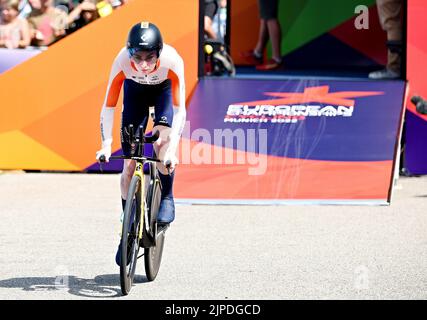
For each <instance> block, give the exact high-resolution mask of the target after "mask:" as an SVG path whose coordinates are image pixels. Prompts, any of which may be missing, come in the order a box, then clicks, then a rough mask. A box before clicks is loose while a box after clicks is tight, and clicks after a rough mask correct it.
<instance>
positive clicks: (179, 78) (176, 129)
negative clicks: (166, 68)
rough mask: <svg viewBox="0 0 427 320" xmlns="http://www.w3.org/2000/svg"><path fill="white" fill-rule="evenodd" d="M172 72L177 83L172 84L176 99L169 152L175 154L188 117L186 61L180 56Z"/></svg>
mask: <svg viewBox="0 0 427 320" xmlns="http://www.w3.org/2000/svg"><path fill="white" fill-rule="evenodd" d="M171 71H172V73H171V74H172V75H173V78H174V79H172V81H175V83H173V84H172V88H173V97H174V99H173V101H174V117H173V122H172V130H171V134H170V135H169V137H170V142H169V147H168V150H167V152H171V153H173V154H175V153H176V150H177V149H178V144H179V139H180V137H181V134H182V131H183V129H184V125H185V119H186V115H187V112H186V110H185V79H184V61H183V60H182V58H181V57H180V56H179V55H178V54H177V58H176V59H175V63H174V64H173V65H172V67H171Z"/></svg>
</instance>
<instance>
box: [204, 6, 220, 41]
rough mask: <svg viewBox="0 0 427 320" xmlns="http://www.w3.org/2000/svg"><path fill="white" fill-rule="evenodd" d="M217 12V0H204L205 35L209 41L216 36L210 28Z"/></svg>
mask: <svg viewBox="0 0 427 320" xmlns="http://www.w3.org/2000/svg"><path fill="white" fill-rule="evenodd" d="M217 11H218V2H217V0H205V22H204V23H205V35H206V36H207V37H208V38H209V39H214V40H215V39H216V38H217V35H216V33H215V31H214V29H213V28H212V21H213V17H214V16H215V14H216V12H217Z"/></svg>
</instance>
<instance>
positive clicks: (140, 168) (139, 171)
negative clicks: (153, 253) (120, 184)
mask: <svg viewBox="0 0 427 320" xmlns="http://www.w3.org/2000/svg"><path fill="white" fill-rule="evenodd" d="M110 159H113V160H116V159H130V160H135V161H136V165H135V170H134V172H133V175H132V176H138V177H139V179H140V181H141V186H140V191H139V192H140V196H141V211H140V220H139V221H141V223H142V224H143V225H142V227H141V228H139V232H138V241H139V242H140V243H141V241H142V238H143V229H144V228H145V230H146V231H147V233H150V231H152V233H153V235H154V237H153V238H154V239H153V243H154V245H155V241H156V237H155V234H156V231H157V230H151V225H150V222H149V221H148V220H147V214H146V213H147V207H148V204H147V199H146V194H145V193H146V192H145V187H146V186H145V179H146V176H145V174H144V164H145V163H148V162H160V160H159V159H155V158H151V157H145V156H144V157H126V156H111V157H110ZM150 180H153V183H158V179H157V178H156V175H155V172H153V170H150ZM123 223H124V221H122V228H123Z"/></svg>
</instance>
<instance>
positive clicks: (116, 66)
mask: <svg viewBox="0 0 427 320" xmlns="http://www.w3.org/2000/svg"><path fill="white" fill-rule="evenodd" d="M119 55H120V54H119ZM124 79H125V75H124V73H123V70H122V68H121V67H120V63H119V56H117V57H116V59H115V60H114V63H113V66H112V68H111V72H110V78H109V80H108V86H107V92H106V94H105V99H104V103H103V105H102V109H101V123H100V125H101V140H102V148H103V149H104V148H108V147H111V144H112V142H113V123H114V110H115V107H116V104H117V100H118V99H119V95H120V90H121V88H122V85H123V81H124Z"/></svg>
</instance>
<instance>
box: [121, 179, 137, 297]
mask: <svg viewBox="0 0 427 320" xmlns="http://www.w3.org/2000/svg"><path fill="white" fill-rule="evenodd" d="M140 188H141V179H140V178H139V177H138V176H133V177H132V180H131V182H130V186H129V191H128V195H127V200H126V206H125V210H124V217H123V227H122V240H121V244H120V245H121V259H120V286H121V289H122V293H123V294H124V295H127V294H128V293H129V292H130V289H131V288H132V284H133V279H134V276H135V269H136V262H137V259H138V251H139V240H138V233H139V228H141V221H140V219H141V192H140Z"/></svg>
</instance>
